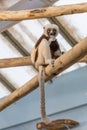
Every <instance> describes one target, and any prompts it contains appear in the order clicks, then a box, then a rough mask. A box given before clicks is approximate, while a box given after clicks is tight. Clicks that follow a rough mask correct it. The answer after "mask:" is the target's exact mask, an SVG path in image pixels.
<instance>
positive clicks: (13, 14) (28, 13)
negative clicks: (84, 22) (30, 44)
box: [0, 3, 87, 21]
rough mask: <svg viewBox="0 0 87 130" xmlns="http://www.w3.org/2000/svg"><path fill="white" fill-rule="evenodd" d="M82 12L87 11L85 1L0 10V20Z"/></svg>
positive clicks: (16, 19)
mask: <svg viewBox="0 0 87 130" xmlns="http://www.w3.org/2000/svg"><path fill="white" fill-rule="evenodd" d="M83 12H87V3H81V4H71V5H62V6H54V7H45V8H37V9H32V10H20V11H0V20H13V21H19V20H26V19H36V18H47V17H53V16H61V15H67V14H74V13H83Z"/></svg>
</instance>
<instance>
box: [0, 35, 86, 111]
mask: <svg viewBox="0 0 87 130" xmlns="http://www.w3.org/2000/svg"><path fill="white" fill-rule="evenodd" d="M86 54H87V37H86V38H84V39H83V40H82V41H80V42H79V44H77V45H75V46H74V47H73V48H72V49H71V50H69V51H68V52H66V53H64V54H63V55H62V56H60V57H59V58H57V59H56V60H55V63H54V67H52V66H51V65H48V66H47V67H46V68H45V74H46V75H45V81H48V80H49V79H51V78H53V77H54V76H55V75H57V74H59V73H61V72H62V71H64V70H65V69H67V68H68V67H70V66H71V65H73V64H74V63H76V62H78V61H79V60H80V59H81V58H82V57H83V56H85V55H86ZM38 85H39V83H38V75H36V76H35V77H34V78H32V79H31V80H30V81H28V82H27V83H25V84H24V85H23V86H21V88H18V89H17V90H15V91H14V92H13V93H12V94H10V95H9V96H8V97H6V98H5V99H3V100H1V101H0V111H2V110H3V109H5V108H6V107H8V106H9V105H11V104H12V103H14V102H16V101H18V100H19V99H21V98H22V97H24V96H25V95H27V94H29V93H31V92H32V91H33V90H35V89H36V88H37V87H38Z"/></svg>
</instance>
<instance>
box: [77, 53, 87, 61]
mask: <svg viewBox="0 0 87 130" xmlns="http://www.w3.org/2000/svg"><path fill="white" fill-rule="evenodd" d="M79 62H87V55H86V56H84V57H83V58H82V59H80V60H79Z"/></svg>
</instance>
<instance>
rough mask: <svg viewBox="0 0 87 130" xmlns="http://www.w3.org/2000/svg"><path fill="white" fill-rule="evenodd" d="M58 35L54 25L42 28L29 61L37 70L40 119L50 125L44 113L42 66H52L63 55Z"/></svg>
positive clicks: (56, 27) (57, 29)
mask: <svg viewBox="0 0 87 130" xmlns="http://www.w3.org/2000/svg"><path fill="white" fill-rule="evenodd" d="M58 33H59V28H58V26H57V25H55V24H48V25H46V26H45V27H44V32H43V34H42V36H41V37H40V38H39V40H38V41H37V43H36V44H35V46H34V48H33V50H32V53H31V60H32V63H33V64H34V66H35V67H36V68H37V69H39V86H40V93H41V95H40V99H41V117H42V120H43V122H45V123H46V124H47V123H50V120H49V118H48V117H47V116H46V112H45V91H44V75H45V74H44V69H43V66H47V65H49V64H51V65H52V66H53V64H54V62H55V59H56V58H58V57H59V56H61V55H62V54H63V52H61V50H60V46H59V44H58V41H57V39H56V36H57V35H58Z"/></svg>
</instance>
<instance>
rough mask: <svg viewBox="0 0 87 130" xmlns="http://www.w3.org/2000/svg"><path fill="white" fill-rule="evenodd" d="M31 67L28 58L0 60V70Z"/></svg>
mask: <svg viewBox="0 0 87 130" xmlns="http://www.w3.org/2000/svg"><path fill="white" fill-rule="evenodd" d="M25 65H32V62H31V58H30V56H26V57H18V58H9V59H0V68H6V67H16V66H25Z"/></svg>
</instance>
